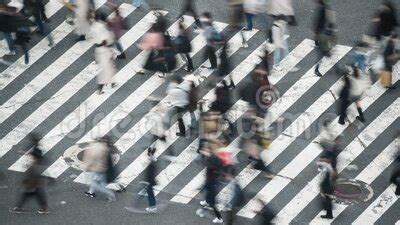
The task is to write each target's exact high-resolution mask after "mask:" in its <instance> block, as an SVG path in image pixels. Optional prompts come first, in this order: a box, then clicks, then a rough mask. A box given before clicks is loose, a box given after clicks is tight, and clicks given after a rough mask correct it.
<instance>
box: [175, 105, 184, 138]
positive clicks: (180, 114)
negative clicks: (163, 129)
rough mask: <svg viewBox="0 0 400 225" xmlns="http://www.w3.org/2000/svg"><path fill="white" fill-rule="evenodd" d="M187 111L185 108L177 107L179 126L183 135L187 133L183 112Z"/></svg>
mask: <svg viewBox="0 0 400 225" xmlns="http://www.w3.org/2000/svg"><path fill="white" fill-rule="evenodd" d="M184 111H185V109H184V108H181V107H177V117H178V127H179V133H180V134H181V135H185V133H186V131H185V130H186V129H185V124H184V123H183V118H182V117H183V112H184Z"/></svg>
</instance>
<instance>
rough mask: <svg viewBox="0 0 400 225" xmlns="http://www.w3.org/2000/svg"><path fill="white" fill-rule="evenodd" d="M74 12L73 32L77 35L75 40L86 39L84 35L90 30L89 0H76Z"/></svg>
mask: <svg viewBox="0 0 400 225" xmlns="http://www.w3.org/2000/svg"><path fill="white" fill-rule="evenodd" d="M75 4H76V7H75V8H73V10H74V12H75V21H74V24H75V32H76V34H77V35H78V38H77V39H76V41H84V40H86V35H87V34H88V33H89V31H90V20H89V19H90V17H91V10H92V9H91V4H90V2H89V0H76V1H75Z"/></svg>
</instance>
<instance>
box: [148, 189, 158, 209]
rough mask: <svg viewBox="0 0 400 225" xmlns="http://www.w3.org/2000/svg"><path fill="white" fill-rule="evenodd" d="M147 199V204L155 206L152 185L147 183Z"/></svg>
mask: <svg viewBox="0 0 400 225" xmlns="http://www.w3.org/2000/svg"><path fill="white" fill-rule="evenodd" d="M147 199H148V200H149V206H150V207H154V206H156V197H155V196H154V191H153V186H152V185H147Z"/></svg>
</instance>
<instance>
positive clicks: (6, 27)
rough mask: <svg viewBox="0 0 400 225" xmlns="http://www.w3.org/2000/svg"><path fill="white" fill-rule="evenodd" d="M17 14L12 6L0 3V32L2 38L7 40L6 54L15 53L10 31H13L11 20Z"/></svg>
mask: <svg viewBox="0 0 400 225" xmlns="http://www.w3.org/2000/svg"><path fill="white" fill-rule="evenodd" d="M16 14H17V12H16V9H15V8H14V7H10V6H7V5H0V32H3V36H4V39H5V40H6V42H7V45H8V49H9V50H10V52H9V53H8V54H7V55H15V46H14V39H13V37H12V33H13V32H15V28H14V27H13V20H14V17H15V15H16Z"/></svg>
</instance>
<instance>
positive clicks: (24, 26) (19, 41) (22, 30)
mask: <svg viewBox="0 0 400 225" xmlns="http://www.w3.org/2000/svg"><path fill="white" fill-rule="evenodd" d="M19 19H20V20H21V23H20V25H21V26H20V27H17V30H16V32H15V36H16V39H15V42H14V43H15V45H19V46H21V48H22V51H23V52H24V59H25V64H29V49H28V46H27V44H28V43H29V42H30V41H31V33H30V30H29V27H28V24H29V22H28V19H27V18H26V17H24V16H23V15H20V16H19Z"/></svg>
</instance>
